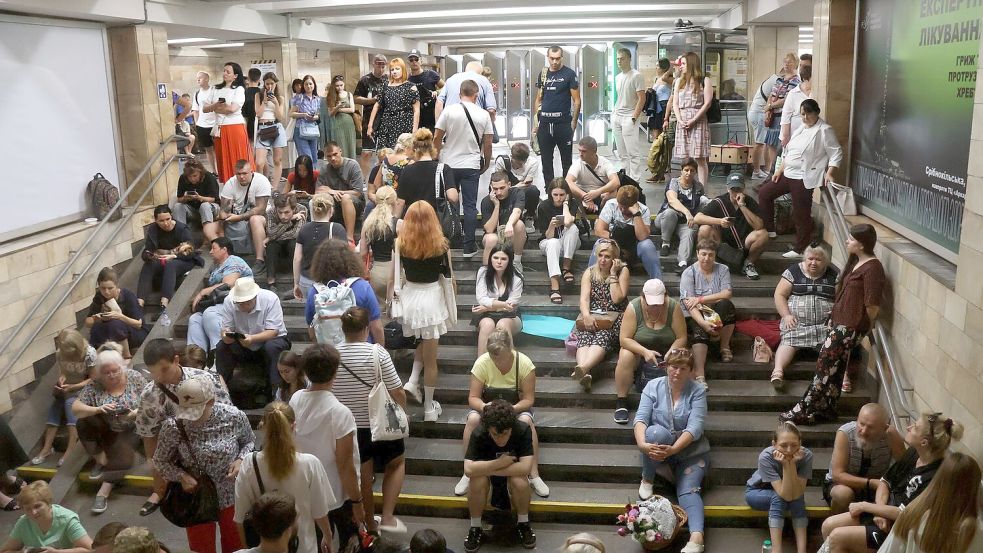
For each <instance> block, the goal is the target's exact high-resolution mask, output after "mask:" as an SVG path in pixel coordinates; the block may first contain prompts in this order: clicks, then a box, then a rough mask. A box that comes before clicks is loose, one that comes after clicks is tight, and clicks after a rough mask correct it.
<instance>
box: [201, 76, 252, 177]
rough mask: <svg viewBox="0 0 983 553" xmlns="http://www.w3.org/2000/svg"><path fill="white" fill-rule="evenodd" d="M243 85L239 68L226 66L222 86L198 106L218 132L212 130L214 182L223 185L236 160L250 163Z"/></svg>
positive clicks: (244, 89)
mask: <svg viewBox="0 0 983 553" xmlns="http://www.w3.org/2000/svg"><path fill="white" fill-rule="evenodd" d="M245 85H246V81H245V78H244V77H243V74H242V66H240V65H239V64H238V63H235V62H227V63H226V64H225V69H224V71H223V72H222V83H221V84H219V85H218V86H217V87H215V89H214V90H213V91H212V92H211V94H209V96H210V99H212V100H213V101H211V102H210V103H206V104H205V105H204V106H202V111H204V112H205V113H215V114H216V115H215V118H216V123H215V124H216V125H217V126H218V132H215V131H214V130H213V132H212V138H213V141H214V143H215V158H216V161H217V164H218V166H217V167H216V170H217V171H218V178H219V180H221V181H222V182H225V181H227V180H229V179H230V178H232V176H233V175H234V174H235V167H234V166H235V163H236V162H237V161H238V160H240V159H246V160H250V161H251V160H252V152H250V149H249V135H248V134H247V132H246V119H245V118H244V117H243V116H242V106H243V105H245V103H246V88H245Z"/></svg>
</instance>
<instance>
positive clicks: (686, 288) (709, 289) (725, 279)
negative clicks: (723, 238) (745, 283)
mask: <svg viewBox="0 0 983 553" xmlns="http://www.w3.org/2000/svg"><path fill="white" fill-rule="evenodd" d="M732 289H733V288H732V287H731V285H730V270H729V269H728V268H727V266H726V265H722V264H720V263H716V262H714V264H713V273H711V274H710V279H709V280H707V278H706V275H704V274H703V271H702V270H700V265H699V263H694V264H692V265H690V266H689V267H686V270H685V271H683V276H682V277H680V279H679V298H680V300H682V299H685V298H698V297H700V296H709V295H712V294H716V293H718V292H722V291H724V290H732ZM683 315H684V316H686V317H689V309H683Z"/></svg>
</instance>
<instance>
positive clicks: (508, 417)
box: [464, 399, 536, 553]
mask: <svg viewBox="0 0 983 553" xmlns="http://www.w3.org/2000/svg"><path fill="white" fill-rule="evenodd" d="M532 460H533V433H532V429H531V428H530V427H529V425H528V424H526V423H524V422H521V421H519V420H518V419H517V418H516V415H515V412H514V411H513V410H512V406H511V405H509V403H508V402H507V401H505V400H503V399H496V400H495V401H492V402H491V403H488V404H486V405H485V408H484V410H483V411H482V413H481V426H480V427H479V428H478V429H477V430H475V431H474V432H473V433H472V434H471V441H470V442H468V451H467V453H465V454H464V474H466V475H467V476H468V477H469V478H470V479H471V483H470V486H469V487H468V511H469V512H470V516H471V529H470V530H469V531H468V537H467V539H466V540H465V541H464V550H465V551H466V552H467V553H474V552H475V551H477V550H478V549H479V548H480V547H481V542H482V541H483V540H484V532H483V530H482V529H481V514H482V512H483V511H484V509H485V503H486V502H487V500H488V493H489V491H491V489H492V487H493V485H494V486H497V485H505V484H506V483H507V485H508V492H509V494H510V495H511V498H512V505H514V506H515V511H516V514H517V515H518V522H519V524H518V538H519V543H521V544H522V546H523V547H525V548H526V549H532V548H534V547H536V534H534V533H533V531H532V528H531V527H530V526H529V500H530V498H531V493H530V490H529V472H530V470H531V469H532ZM492 479H496V480H499V479H505V480H506V482H501V480H499V481H498V482H497V483H496V482H494V481H493V480H492Z"/></svg>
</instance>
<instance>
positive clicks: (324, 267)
mask: <svg viewBox="0 0 983 553" xmlns="http://www.w3.org/2000/svg"><path fill="white" fill-rule="evenodd" d="M310 276H311V280H312V286H311V289H310V292H308V294H307V303H306V305H305V308H304V317H305V320H306V321H307V326H308V332H309V334H310V337H311V340H316V334H315V332H314V327H313V326H311V325H312V324H313V322H314V316H315V307H314V303H315V298H316V296H317V293H318V290H319V289H321V288H323V287H326V286H331V284H330V283H332V282H335V283H338V284H339V285H340V284H342V283H345V282H346V281H347V282H349V283H348V287H349V288H351V290H352V293H353V294H354V295H355V305H356V306H358V307H362V308H365V309H366V310H367V311H368V313H369V330H370V332H371V335H372V340H373V341H374V342H375V343H377V344H382V343H385V334H384V332H383V328H382V310H381V309H379V302H378V301H377V300H376V298H375V292H374V291H373V290H372V285H371V284H369V281H368V280H366V279H365V276H366V275H365V265H364V264H363V263H362V259H361V258H360V257H359V256H358V254H357V253H355V251H354V250H352V248H351V247H350V246H349V245H348V243H347V242H343V241H341V240H325V241H324V242H323V243H322V244H321V245H320V246H318V247H317V252H316V253H315V254H314V259H312V260H311V269H310Z"/></svg>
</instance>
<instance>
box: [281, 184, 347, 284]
mask: <svg viewBox="0 0 983 553" xmlns="http://www.w3.org/2000/svg"><path fill="white" fill-rule="evenodd" d="M333 213H334V199H332V198H331V196H330V195H329V194H315V195H313V196H311V222H310V223H306V224H305V225H304V226H302V227H301V228H300V232H298V233H297V245H296V246H294V263H293V266H294V298H296V299H298V300H305V299H307V292H308V291H310V289H311V286H313V285H314V281H313V280H311V275H310V270H311V260H313V259H314V252H315V251H316V250H317V246H318V244H320V243H321V242H323V241H325V240H327V239H328V238H337V239H338V240H348V234H347V233H345V227H343V226H341V225H339V224H338V223H332V222H331V215H332V214H333Z"/></svg>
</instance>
